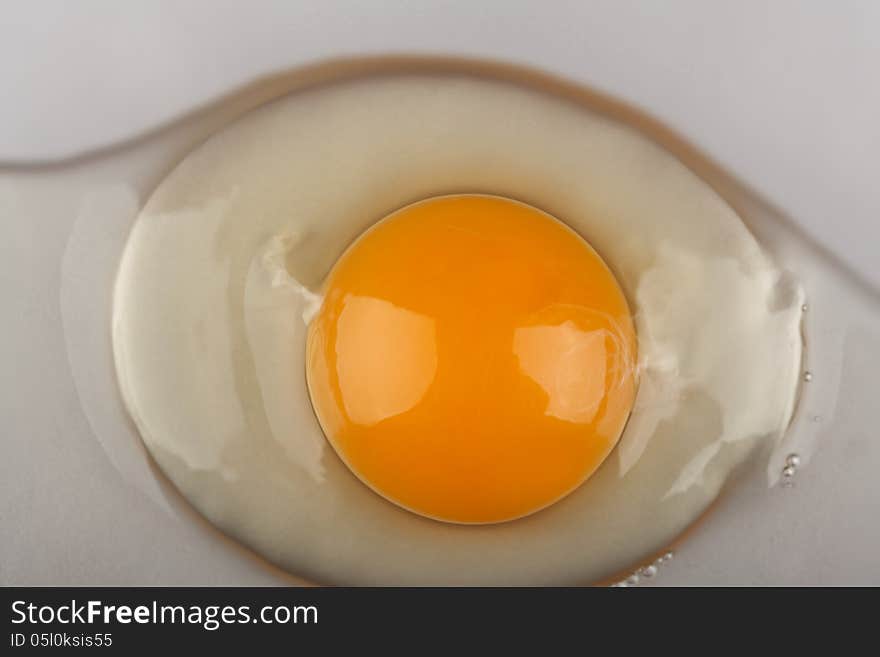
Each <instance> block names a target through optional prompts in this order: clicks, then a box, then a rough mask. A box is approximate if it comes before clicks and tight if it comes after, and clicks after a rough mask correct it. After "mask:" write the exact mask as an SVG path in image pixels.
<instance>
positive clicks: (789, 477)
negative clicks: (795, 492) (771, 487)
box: [782, 454, 801, 488]
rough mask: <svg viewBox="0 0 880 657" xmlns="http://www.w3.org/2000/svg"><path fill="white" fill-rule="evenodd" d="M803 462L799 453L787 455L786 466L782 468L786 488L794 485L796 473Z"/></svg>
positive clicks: (783, 482)
mask: <svg viewBox="0 0 880 657" xmlns="http://www.w3.org/2000/svg"><path fill="white" fill-rule="evenodd" d="M800 464H801V457H800V456H798V455H797V454H789V455H788V456H787V457H785V467H783V468H782V485H783V486H785V487H786V488H788V487H790V486H793V485H794V475H795V473H796V472H797V469H798V466H799V465H800Z"/></svg>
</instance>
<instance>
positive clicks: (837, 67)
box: [0, 0, 880, 584]
mask: <svg viewBox="0 0 880 657" xmlns="http://www.w3.org/2000/svg"><path fill="white" fill-rule="evenodd" d="M878 35H880V2H874V1H873V0H862V1H859V0H845V1H837V2H826V1H818V0H817V1H812V2H810V1H799V2H794V1H780V0H776V1H769V2H768V1H767V0H764V1H753V0H747V1H744V2H743V1H740V2H732V1H731V2H706V1H698V0H673V1H667V2H660V1H659V0H642V1H640V2H626V1H617V2H612V1H607V2H606V1H586V0H581V1H578V2H561V1H551V0H540V1H537V2H536V1H531V2H528V1H524V0H506V1H504V0H499V1H495V2H479V1H474V0H471V1H457V0H456V1H449V2H417V1H413V0H410V1H404V0H381V1H375V2H367V1H365V0H360V1H357V0H337V1H332V0H323V1H306V2H302V1H300V2H293V1H291V2H221V1H216V0H215V1H212V2H208V1H205V0H200V1H194V0H191V1H189V2H180V1H178V2H172V1H168V0H152V1H151V2H146V1H142V2H141V1H134V0H132V1H131V2H118V1H116V2H110V1H107V2H99V1H97V0H95V1H85V0H80V1H78V2H69V1H62V0H59V1H57V2H49V1H46V0H43V1H39V0H38V1H33V0H32V1H30V2H24V1H21V2H11V1H8V0H7V1H3V0H0V85H2V86H0V98H2V101H0V163H2V164H11V163H15V162H29V161H44V160H47V159H57V158H64V157H69V156H71V155H74V154H76V153H79V152H82V151H84V150H89V149H93V148H96V147H100V146H102V145H108V144H112V143H113V142H116V141H119V140H124V139H127V138H129V137H132V136H134V135H136V134H138V133H140V132H143V131H144V130H148V129H150V128H152V127H155V126H157V125H159V124H162V123H164V122H167V121H170V120H173V119H174V118H175V117H177V116H179V115H180V114H181V113H183V112H186V111H188V110H190V109H192V108H194V107H197V106H199V105H202V104H205V103H207V102H209V101H210V100H212V99H214V98H216V97H218V96H220V95H222V94H224V93H225V92H227V91H230V90H232V89H234V88H236V87H237V86H239V85H241V84H243V83H246V82H248V81H250V80H252V79H253V78H255V77H257V76H261V75H264V74H268V73H272V72H276V71H280V70H284V69H288V68H290V67H295V66H297V65H301V64H304V63H309V62H314V61H316V60H320V59H323V58H327V57H333V56H341V55H357V54H373V53H390V52H396V53H401V52H406V53H413V52H418V53H442V54H464V55H472V56H482V57H491V58H495V59H502V60H507V61H512V62H518V63H524V64H528V65H531V66H535V67H538V68H543V69H546V70H549V71H551V72H553V73H557V74H561V75H564V76H567V77H570V78H573V79H576V80H579V81H581V82H583V83H586V84H588V85H591V86H594V87H596V88H598V89H600V90H603V91H606V92H610V93H612V94H615V95H617V96H619V97H621V98H622V99H624V100H627V101H629V102H631V103H634V104H636V105H638V106H641V107H642V108H644V109H646V110H648V111H649V112H651V113H653V114H654V115H655V116H656V117H658V118H660V119H662V120H663V121H665V122H666V123H667V124H669V125H670V126H672V127H674V128H675V129H677V130H678V131H679V132H680V133H682V134H683V135H685V136H686V137H688V138H689V139H690V140H691V141H692V142H694V143H695V144H696V145H698V146H699V147H701V148H702V150H704V151H705V152H707V153H708V154H709V155H711V156H712V157H714V158H715V159H716V160H718V161H719V162H720V163H721V164H722V165H724V166H725V167H726V168H728V169H729V170H731V171H733V172H734V173H735V174H736V175H737V176H738V177H739V178H741V179H742V180H744V181H746V182H747V183H749V184H750V185H751V186H753V187H754V188H756V189H757V190H759V191H760V192H761V193H762V194H763V195H764V196H765V197H767V198H768V199H770V200H771V201H773V202H775V203H776V204H777V205H778V206H780V207H781V208H783V209H784V210H786V211H787V212H788V213H789V214H791V215H792V216H793V217H794V218H795V219H796V220H798V221H799V222H800V223H802V224H803V225H804V226H805V227H806V228H807V230H808V231H809V232H810V233H812V234H813V236H814V237H816V238H817V239H818V240H819V241H822V242H824V243H826V244H827V245H828V246H830V247H831V248H832V249H833V250H834V251H836V252H837V253H838V255H840V256H841V257H842V258H843V259H845V260H847V261H848V262H850V263H851V264H852V265H853V266H854V267H856V268H857V269H858V270H860V271H861V272H862V273H863V274H864V275H865V276H867V277H868V278H870V279H871V280H873V281H874V282H875V283H877V284H880V258H878V257H877V253H878V248H877V240H878V237H880V226H878V224H880V184H878V181H877V178H878V175H877V174H878V173H880V165H878V163H877V155H876V154H877V152H878V151H880V122H878V117H880V72H878V69H880V38H878ZM15 219H17V220H18V221H20V222H26V221H27V217H16V218H15ZM19 228H21V226H19ZM42 231H43V226H42V225H41V226H35V227H34V230H33V231H30V230H24V229H22V230H19V231H18V232H19V233H20V234H21V235H24V236H31V237H33V240H36V245H35V243H33V242H28V243H24V242H19V243H16V242H15V240H12V243H11V244H10V243H8V242H3V241H0V254H3V258H4V266H3V267H0V275H3V278H0V288H2V287H3V286H4V285H6V284H8V285H9V286H10V287H9V289H10V290H14V289H17V288H19V287H20V288H21V290H18V296H19V297H20V298H18V299H17V303H18V305H13V306H12V311H10V312H12V313H14V316H11V317H8V318H7V317H4V316H3V314H2V313H0V317H3V319H4V320H6V319H8V320H11V322H10V323H11V324H12V325H13V326H14V327H15V326H17V327H18V330H19V332H20V333H21V334H22V335H25V334H27V335H28V336H29V337H31V336H35V337H33V338H32V339H31V341H30V342H28V343H27V344H20V345H19V344H17V343H16V342H15V340H13V341H12V342H11V344H6V345H4V344H2V343H0V353H4V354H5V355H4V357H3V359H2V361H3V363H4V368H3V369H4V374H5V375H6V376H5V377H4V378H5V379H7V383H6V385H7V387H6V388H5V389H6V390H14V391H16V395H13V397H12V398H11V399H6V398H0V410H2V411H3V417H2V418H0V420H2V421H3V422H4V423H7V424H8V425H9V426H11V427H13V429H15V431H14V432H13V434H14V435H4V436H0V439H2V440H4V441H9V443H12V444H14V446H15V447H16V451H15V453H16V454H17V455H18V458H19V460H18V461H16V460H11V461H7V460H6V459H5V457H4V458H2V459H0V473H2V474H3V475H4V476H3V477H0V493H2V495H0V498H2V502H0V512H5V511H8V508H7V507H5V506H4V505H12V508H13V509H17V510H18V514H17V517H19V518H20V517H21V513H22V510H23V509H24V510H26V511H24V512H25V513H29V514H30V516H29V518H28V522H27V523H20V522H16V523H9V522H3V517H4V516H5V515H6V514H5V513H3V514H2V515H0V555H2V556H3V557H4V558H3V559H0V582H9V583H11V582H15V583H24V584H47V583H48V584H51V583H77V584H88V583H92V584H94V583H99V584H128V583H131V584H139V583H140V584H143V583H178V584H205V583H214V584H220V583H230V582H236V583H253V584H260V583H268V582H274V581H278V580H277V579H275V577H274V576H273V575H272V574H271V573H269V572H268V571H266V570H265V569H264V568H263V567H262V566H260V565H258V564H256V563H254V562H252V561H250V560H248V559H244V558H242V557H241V554H240V553H239V552H237V551H236V550H235V548H234V547H232V545H231V543H229V542H227V543H223V542H221V541H218V540H217V539H216V537H215V535H213V534H208V533H205V532H204V531H203V528H202V527H201V526H200V525H198V524H197V523H176V522H172V521H170V520H169V519H168V518H167V517H165V516H164V515H163V514H162V512H161V511H160V510H158V509H157V508H156V507H155V506H152V505H150V504H149V503H148V502H147V501H146V500H145V499H144V498H143V497H142V496H140V495H139V494H137V493H136V492H134V491H132V490H131V489H130V487H126V486H125V482H123V481H122V480H121V479H120V478H119V476H118V474H117V473H116V472H115V471H114V470H113V468H112V467H111V465H110V464H109V462H108V461H107V459H106V457H105V455H104V454H103V453H102V452H101V451H100V449H99V448H98V447H97V446H96V445H89V446H88V448H83V447H82V446H81V445H80V444H79V443H75V442H74V441H72V440H71V436H73V435H79V434H81V435H87V432H88V428H87V426H86V424H85V423H84V419H83V418H82V417H81V414H80V413H79V410H78V402H77V400H76V399H75V397H73V396H71V393H70V392H69V391H67V388H69V387H70V384H69V381H67V377H68V373H67V372H63V371H57V370H56V369H53V367H55V366H56V365H57V363H63V362H65V360H66V358H65V352H64V346H63V344H60V343H57V342H56V341H55V340H56V338H52V339H51V340H50V338H49V334H50V331H49V330H48V328H45V327H48V326H49V325H50V324H51V325H52V326H53V327H54V325H55V324H57V322H58V318H57V312H58V311H57V309H55V308H54V306H51V305H49V302H48V301H46V299H50V298H53V295H54V294H57V293H56V292H55V291H54V288H51V289H50V285H49V283H45V284H44V283H43V279H44V278H45V279H47V280H48V279H51V278H52V276H54V274H53V273H52V272H54V268H56V267H57V263H48V264H51V266H52V272H50V274H52V275H51V276H50V275H49V274H46V273H45V271H44V270H45V269H46V267H47V263H41V262H38V258H37V257H36V256H35V255H34V254H35V253H37V252H38V251H44V252H45V253H47V254H51V253H56V252H60V251H61V250H62V249H63V244H64V241H65V239H66V235H64V234H59V235H54V234H49V233H46V232H42ZM15 232H16V231H12V233H13V235H14V234H15ZM20 239H24V238H23V237H22V238H20ZM6 248H9V250H8V251H4V249H6ZM31 256H34V257H31ZM35 281H36V282H35ZM28 285H33V286H35V287H34V290H29V288H28V287H27V286H28ZM53 285H54V283H53ZM22 290H23V292H22ZM44 297H45V299H44ZM31 298H33V303H31V302H30V301H29V299H31ZM19 314H20V316H19ZM44 328H45V330H44ZM34 347H36V349H35V348H34ZM43 356H45V357H43ZM868 376H869V374H867V373H864V377H865V379H867V377H868ZM0 389H2V387H0ZM62 390H64V391H66V392H63V393H62ZM869 392H870V391H868V390H867V389H865V390H864V391H863V393H864V394H863V397H867V396H868V395H869ZM41 398H42V399H51V404H50V403H48V402H47V408H46V409H45V412H39V411H38V410H37V411H34V410H33V409H32V410H30V411H28V410H27V409H25V408H24V407H21V408H20V407H19V406H21V404H19V401H21V400H25V403H28V402H27V400H33V399H41ZM17 400H18V401H17ZM863 403H864V404H869V403H870V402H869V401H863ZM862 430H863V433H867V428H866V427H862ZM9 443H6V444H9ZM860 444H865V443H853V445H860ZM22 455H25V456H22ZM37 455H39V457H37ZM848 458H850V459H852V458H858V459H860V460H861V461H864V454H862V455H855V456H853V455H849V456H848ZM22 459H24V460H22ZM850 462H852V460H851V461H850ZM864 469H867V470H870V467H866V468H864ZM875 471H876V469H875ZM814 473H815V474H814ZM803 474H804V475H805V476H807V475H809V476H815V477H817V478H822V477H825V480H823V481H822V483H823V485H827V486H834V487H836V488H843V486H842V484H841V482H840V481H839V480H837V479H834V477H839V476H840V473H839V471H838V472H832V471H830V470H827V469H815V470H814V471H813V470H811V471H805V472H804V473H803ZM832 475H834V476H832ZM22 478H24V479H25V480H26V481H27V482H28V485H26V486H16V485H13V484H12V483H10V482H14V481H21V479H22ZM62 481H63V482H67V483H66V484H65V486H66V487H63V486H61V484H60V482H62ZM70 482H75V483H70ZM4 484H6V485H4ZM822 490H823V489H822V488H821V487H818V488H816V489H815V491H816V494H821V491H822ZM848 490H850V491H851V496H850V497H851V499H855V497H853V496H856V495H858V494H859V490H860V489H859V488H858V485H857V483H854V484H853V485H852V486H850V487H849V488H848ZM868 490H870V489H868ZM873 490H874V491H875V492H876V488H874V489H873ZM108 491H112V494H110V493H108ZM763 492H766V491H763ZM784 501H785V498H783V497H782V496H781V495H780V496H777V497H774V498H771V503H772V504H775V505H777V506H780V505H782V504H783V503H784ZM863 506H865V507H866V508H868V509H870V508H871V504H870V502H869V501H868V502H867V503H866V504H865V505H863ZM868 516H870V513H868ZM11 517H13V518H15V517H16V514H11ZM7 519H8V517H7ZM871 521H872V518H870V517H866V516H864V515H861V516H860V515H859V514H858V513H854V514H853V513H839V512H838V509H832V510H828V511H827V514H826V515H823V516H821V517H817V516H815V515H809V516H798V518H795V519H794V520H792V521H791V522H789V525H790V526H791V527H794V528H800V529H799V531H798V533H797V534H796V535H794V534H792V536H791V538H790V539H789V538H787V537H786V536H776V537H775V538H774V541H773V542H772V544H769V545H768V546H767V549H768V550H771V549H772V550H774V551H775V552H776V553H778V554H780V555H781V556H779V558H778V559H776V560H770V559H766V560H763V561H761V560H758V564H759V565H758V566H757V567H756V569H755V570H754V571H749V572H743V573H741V574H736V573H735V572H734V573H733V574H731V573H725V572H720V571H718V570H717V569H716V568H715V566H714V565H713V564H714V563H716V562H714V561H712V562H710V561H701V560H699V559H690V560H685V559H682V560H681V561H679V560H678V559H676V560H675V564H674V565H673V566H672V567H671V572H670V574H672V573H673V572H674V569H680V570H679V572H678V574H677V579H676V578H673V579H672V581H678V582H694V583H711V582H722V583H730V582H743V583H753V582H768V581H769V582H774V583H776V582H787V583H837V582H839V581H858V579H857V578H858V577H859V573H858V572H854V573H849V574H847V575H846V577H844V578H843V579H841V575H840V573H841V572H842V569H841V564H844V565H845V564H846V563H848V562H850V561H852V562H854V563H856V564H859V563H861V564H865V563H871V561H870V559H869V558H868V557H866V555H865V553H864V552H865V550H862V551H861V552H859V551H858V550H857V549H855V547H854V546H853V545H852V543H851V542H849V541H848V539H846V537H847V536H858V535H864V536H867V534H866V533H865V531H864V529H863V527H864V526H865V523H867V525H869V526H870V525H871V524H872V523H871ZM749 523H750V519H749V518H740V519H738V524H733V523H730V524H728V525H725V526H724V527H720V528H718V537H719V541H718V543H717V545H720V546H721V547H722V548H724V546H727V547H726V548H724V549H722V552H723V554H724V555H726V557H727V558H728V559H729V561H730V563H731V564H735V563H737V562H738V561H739V557H740V556H741V555H738V553H737V550H738V548H737V539H738V534H737V532H741V531H748V530H749V529H750V524H749ZM833 523H836V524H837V525H840V526H841V527H842V526H843V525H846V524H847V523H849V524H850V525H852V527H851V528H850V531H848V532H843V531H842V530H841V533H840V534H839V535H840V536H841V537H843V538H841V540H838V541H835V540H833V539H834V536H835V533H834V532H828V531H827V529H828V528H829V527H830V526H831V524H833ZM84 527H88V528H89V530H88V531H85V530H84ZM728 527H729V531H727V533H726V535H723V534H724V530H725V529H727V528H728ZM804 548H807V549H804ZM869 549H870V548H869ZM878 576H880V573H877V572H871V573H868V574H867V581H868V582H874V581H878V580H877V577H878Z"/></svg>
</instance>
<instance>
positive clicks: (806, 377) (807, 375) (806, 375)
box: [804, 372, 813, 383]
mask: <svg viewBox="0 0 880 657" xmlns="http://www.w3.org/2000/svg"><path fill="white" fill-rule="evenodd" d="M812 380H813V373H812V372H804V381H806V382H807V383H809V382H810V381H812Z"/></svg>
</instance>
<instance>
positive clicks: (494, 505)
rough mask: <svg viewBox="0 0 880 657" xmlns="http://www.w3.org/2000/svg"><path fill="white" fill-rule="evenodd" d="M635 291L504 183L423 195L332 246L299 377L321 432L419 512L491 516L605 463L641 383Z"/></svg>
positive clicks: (363, 473)
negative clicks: (629, 292)
mask: <svg viewBox="0 0 880 657" xmlns="http://www.w3.org/2000/svg"><path fill="white" fill-rule="evenodd" d="M636 349H637V346H636V337H635V330H634V328H633V322H632V317H631V315H630V312H629V309H628V307H627V303H626V299H625V297H624V295H623V293H622V291H621V289H620V286H619V285H618V283H617V281H616V280H615V278H614V275H613V274H612V273H611V271H610V270H609V269H608V267H607V266H606V265H605V263H604V262H603V261H602V259H601V258H600V257H599V255H598V254H597V253H596V252H595V251H594V250H593V249H592V248H591V247H590V245H589V244H588V243H587V242H586V241H584V239H583V238H581V237H580V236H579V235H577V234H576V233H575V232H574V231H572V230H571V229H569V228H568V227H566V226H565V225H564V224H562V223H561V222H559V221H558V220H556V219H554V218H553V217H551V216H549V215H547V214H545V213H544V212H542V211H540V210H537V209H536V208H533V207H531V206H528V205H525V204H523V203H520V202H517V201H513V200H510V199H505V198H501V197H496V196H485V195H470V194H468V195H455V196H442V197H436V198H431V199H428V200H425V201H421V202H418V203H415V204H413V205H410V206H407V207H405V208H403V209H401V210H398V211H397V212H395V213H393V214H391V215H390V216H388V217H386V218H385V219H383V220H382V221H380V222H379V223H377V224H376V225H375V226H373V227H372V228H370V229H369V230H368V231H366V232H365V233H364V234H363V235H362V236H361V237H359V238H358V239H357V240H356V241H355V242H354V243H353V244H352V245H351V246H350V247H349V248H348V249H347V250H346V251H345V253H344V254H343V255H342V257H340V259H339V260H338V261H337V263H336V264H335V266H334V267H333V269H332V271H331V272H330V274H329V276H328V278H327V280H326V282H325V287H324V300H323V303H322V305H321V308H320V310H319V311H318V314H317V315H316V316H315V317H314V319H313V320H312V322H311V324H310V326H309V335H308V342H307V351H308V353H307V360H306V363H307V371H306V376H307V380H308V385H309V391H310V394H311V399H312V404H313V406H314V409H315V413H316V415H317V417H318V420H319V422H320V423H321V426H322V428H323V430H324V433H325V435H326V436H327V438H328V440H329V442H330V443H331V444H332V446H333V448H334V449H335V450H336V452H337V454H338V455H339V456H340V458H341V459H342V460H343V461H344V462H345V463H346V464H347V465H348V467H349V468H350V469H351V471H352V472H353V473H354V474H355V475H356V476H357V477H359V478H360V479H361V480H362V481H363V482H364V483H365V484H367V485H368V486H369V487H371V488H372V489H373V490H374V491H376V492H377V493H379V494H380V495H382V496H384V497H385V498H387V499H388V500H390V501H392V502H394V503H396V504H398V505H400V506H402V507H404V508H406V509H409V510H410V511H413V512H415V513H418V514H421V515H424V516H428V517H430V518H435V519H438V520H445V521H449V522H459V523H494V522H501V521H505V520H511V519H514V518H518V517H520V516H524V515H527V514H529V513H532V512H534V511H537V510H539V509H541V508H543V507H546V506H547V505H549V504H552V503H553V502H555V501H557V500H559V499H560V498H562V497H563V496H565V495H566V494H568V493H569V492H571V491H572V490H574V489H575V488H576V487H577V486H578V485H580V484H581V483H582V482H584V481H585V480H586V479H587V478H588V477H589V476H590V475H591V474H592V473H593V472H595V470H596V469H597V468H598V467H599V466H600V465H601V463H602V462H603V461H604V460H605V458H606V457H607V456H608V454H609V453H610V452H611V450H612V449H613V447H614V445H615V444H616V442H617V440H618V438H619V437H620V434H621V432H622V431H623V427H624V425H625V423H626V420H627V418H628V416H629V413H630V410H631V408H632V404H633V398H634V396H635V389H636V368H635V364H636V356H637V354H636Z"/></svg>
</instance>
